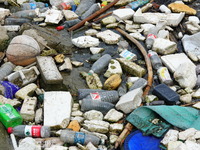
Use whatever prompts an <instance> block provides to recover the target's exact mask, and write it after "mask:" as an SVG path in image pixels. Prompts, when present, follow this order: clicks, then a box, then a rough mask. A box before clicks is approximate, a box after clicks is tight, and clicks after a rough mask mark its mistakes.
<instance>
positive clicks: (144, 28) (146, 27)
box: [140, 24, 155, 36]
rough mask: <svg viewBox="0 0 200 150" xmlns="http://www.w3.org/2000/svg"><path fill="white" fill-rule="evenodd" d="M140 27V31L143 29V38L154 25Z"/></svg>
mask: <svg viewBox="0 0 200 150" xmlns="http://www.w3.org/2000/svg"><path fill="white" fill-rule="evenodd" d="M140 26H141V29H143V34H144V36H147V34H148V33H149V30H150V29H151V28H154V27H155V25H153V24H141V25H140Z"/></svg>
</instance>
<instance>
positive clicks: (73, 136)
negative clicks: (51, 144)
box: [60, 130, 101, 145]
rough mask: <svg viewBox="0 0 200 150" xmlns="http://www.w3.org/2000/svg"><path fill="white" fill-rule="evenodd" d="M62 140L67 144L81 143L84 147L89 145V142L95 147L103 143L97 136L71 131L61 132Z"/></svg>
mask: <svg viewBox="0 0 200 150" xmlns="http://www.w3.org/2000/svg"><path fill="white" fill-rule="evenodd" d="M60 139H61V140H62V141H63V142H65V143H69V144H77V143H80V144H82V145H87V144H88V143H89V142H91V143H92V144H93V145H99V144H100V142H101V139H100V138H99V137H97V136H95V135H92V134H86V133H83V132H76V131H71V130H61V134H60Z"/></svg>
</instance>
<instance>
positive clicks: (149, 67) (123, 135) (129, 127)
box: [115, 28, 153, 148]
mask: <svg viewBox="0 0 200 150" xmlns="http://www.w3.org/2000/svg"><path fill="white" fill-rule="evenodd" d="M116 30H117V31H118V32H120V33H121V34H122V35H124V36H125V37H127V38H128V39H129V40H130V41H131V42H133V43H134V44H135V45H136V46H137V47H138V48H139V50H140V51H141V53H142V55H143V56H144V59H145V62H146V66H147V71H148V79H147V86H146V87H145V90H144V92H143V96H145V95H147V94H148V93H149V90H150V89H151V86H152V83H153V71H152V65H151V61H150V59H149V57H148V55H147V52H146V50H145V48H144V47H143V46H142V45H141V44H140V43H139V42H138V41H137V40H136V39H135V38H133V37H132V36H130V35H129V34H128V33H126V32H125V31H123V30H122V29H120V28H116ZM132 129H133V125H132V124H130V123H127V124H126V126H125V129H124V130H123V131H122V133H121V134H120V136H119V137H118V139H117V141H116V142H115V148H117V147H118V146H119V145H122V144H123V142H124V139H125V138H126V136H127V135H128V134H129V133H130V132H131V130H132Z"/></svg>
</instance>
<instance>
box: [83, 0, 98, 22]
mask: <svg viewBox="0 0 200 150" xmlns="http://www.w3.org/2000/svg"><path fill="white" fill-rule="evenodd" d="M100 8H101V6H100V4H99V3H96V4H93V5H92V6H91V7H90V8H89V9H88V10H87V11H86V12H85V13H83V14H82V16H81V19H82V20H83V19H85V18H87V17H89V16H90V15H91V14H93V13H95V12H96V11H98V10H99V9H100Z"/></svg>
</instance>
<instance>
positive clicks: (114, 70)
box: [104, 59, 122, 78]
mask: <svg viewBox="0 0 200 150" xmlns="http://www.w3.org/2000/svg"><path fill="white" fill-rule="evenodd" d="M113 74H119V75H120V76H121V75H122V68H121V65H120V63H119V62H118V61H117V60H115V59H111V61H110V63H109V65H108V70H107V71H106V73H105V74H104V76H105V77H107V78H109V77H110V76H111V75H113Z"/></svg>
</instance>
